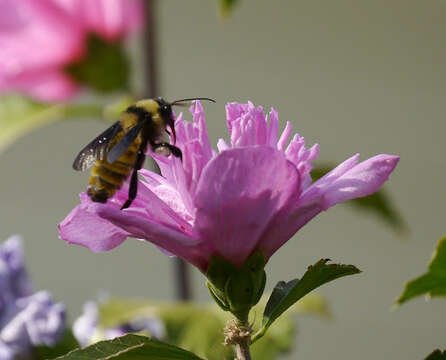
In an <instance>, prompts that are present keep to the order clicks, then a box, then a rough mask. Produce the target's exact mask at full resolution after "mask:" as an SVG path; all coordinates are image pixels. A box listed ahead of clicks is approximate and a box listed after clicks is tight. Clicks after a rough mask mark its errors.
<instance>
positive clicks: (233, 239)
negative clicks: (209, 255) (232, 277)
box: [194, 146, 299, 265]
mask: <svg viewBox="0 0 446 360" xmlns="http://www.w3.org/2000/svg"><path fill="white" fill-rule="evenodd" d="M298 189H299V176H298V173H297V171H296V168H295V167H294V166H293V165H292V164H291V163H290V162H288V161H287V160H286V158H285V156H284V154H283V153H282V152H280V151H277V150H275V149H273V148H271V147H269V146H256V147H247V148H235V149H229V150H226V151H223V152H221V153H220V154H218V155H217V157H215V158H214V159H213V160H211V161H210V162H209V164H208V165H207V166H206V168H205V169H204V171H203V174H202V176H201V179H200V182H199V184H198V189H197V194H196V197H195V201H194V204H195V206H196V208H197V212H196V221H195V230H196V231H197V236H198V237H199V238H200V239H202V240H203V241H204V242H207V243H210V244H212V245H213V247H214V248H215V249H216V252H217V253H218V254H219V255H220V256H222V257H224V258H225V259H227V260H228V261H230V262H232V263H233V264H235V265H240V264H242V263H243V261H244V260H246V258H247V257H248V256H249V255H251V253H252V251H253V250H254V249H255V247H256V245H257V243H258V241H259V239H260V237H261V235H262V233H263V232H264V231H265V230H266V229H267V228H268V227H269V226H270V224H271V222H272V220H273V219H274V217H275V215H276V213H277V212H280V211H281V210H282V209H283V208H285V207H286V206H287V205H288V204H289V202H290V201H293V202H294V201H296V200H297V198H298V195H299V194H298Z"/></svg>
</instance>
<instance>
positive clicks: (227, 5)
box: [218, 0, 239, 20]
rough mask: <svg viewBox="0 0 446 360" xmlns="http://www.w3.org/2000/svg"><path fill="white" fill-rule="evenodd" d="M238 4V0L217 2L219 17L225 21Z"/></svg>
mask: <svg viewBox="0 0 446 360" xmlns="http://www.w3.org/2000/svg"><path fill="white" fill-rule="evenodd" d="M238 2H239V0H218V5H219V9H220V16H221V18H222V19H223V20H225V19H227V18H228V17H229V16H230V15H231V13H232V11H233V10H234V7H235V5H236V4H237V3H238Z"/></svg>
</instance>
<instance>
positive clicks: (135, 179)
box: [121, 149, 146, 210]
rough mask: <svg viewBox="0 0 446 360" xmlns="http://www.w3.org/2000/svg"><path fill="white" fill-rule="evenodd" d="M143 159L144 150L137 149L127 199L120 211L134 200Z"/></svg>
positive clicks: (144, 156)
mask: <svg viewBox="0 0 446 360" xmlns="http://www.w3.org/2000/svg"><path fill="white" fill-rule="evenodd" d="M145 158H146V155H145V154H144V150H143V149H139V150H138V155H137V156H136V160H135V166H134V167H133V172H132V178H131V179H130V186H129V197H128V199H127V201H126V202H125V203H124V205H122V207H121V210H123V209H127V208H128V207H129V206H130V205H131V204H132V202H133V200H135V198H136V194H137V193H138V170H139V169H141V168H142V166H143V165H144V160H145Z"/></svg>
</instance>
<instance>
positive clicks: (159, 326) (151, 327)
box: [73, 301, 166, 346]
mask: <svg viewBox="0 0 446 360" xmlns="http://www.w3.org/2000/svg"><path fill="white" fill-rule="evenodd" d="M83 310H84V312H83V314H82V315H81V316H80V317H79V318H77V319H76V320H75V321H74V323H73V334H74V336H75V337H76V340H77V341H78V343H79V344H80V345H81V346H87V345H90V344H92V343H94V342H97V341H100V340H109V339H114V338H116V337H119V336H123V335H125V334H129V333H137V332H147V333H148V334H149V335H150V336H151V337H154V338H156V339H163V338H164V337H165V336H166V329H165V326H164V324H163V322H162V321H161V320H160V319H159V318H157V317H156V316H140V317H136V318H135V319H132V320H131V321H129V322H126V323H123V324H119V325H118V326H114V327H110V328H101V327H100V324H99V323H100V321H99V320H100V319H99V308H98V304H97V303H96V302H94V301H89V302H87V303H85V304H84V309H83Z"/></svg>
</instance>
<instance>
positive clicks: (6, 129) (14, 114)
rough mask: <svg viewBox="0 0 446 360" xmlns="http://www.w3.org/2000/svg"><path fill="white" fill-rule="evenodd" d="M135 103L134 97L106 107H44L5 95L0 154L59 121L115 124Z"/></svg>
mask: <svg viewBox="0 0 446 360" xmlns="http://www.w3.org/2000/svg"><path fill="white" fill-rule="evenodd" d="M132 101H133V100H132V98H131V97H129V96H123V97H121V98H118V99H116V100H115V101H113V102H110V104H109V105H107V106H105V107H104V106H103V105H102V104H100V103H99V102H96V103H60V104H44V103H40V102H36V101H34V100H32V99H30V98H27V97H24V96H21V95H18V94H9V95H3V96H1V97H0V153H1V152H2V151H4V150H5V149H6V148H7V147H8V146H10V145H12V144H13V143H14V142H15V141H17V140H18V139H20V138H21V137H22V136H25V135H27V134H30V133H31V132H32V131H34V130H38V129H39V128H42V127H44V126H46V125H50V124H52V123H55V122H57V121H63V120H69V119H106V120H107V121H116V119H117V118H118V117H119V115H120V114H121V112H122V111H124V110H125V108H126V107H127V106H129V105H130V104H131V103H132Z"/></svg>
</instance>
